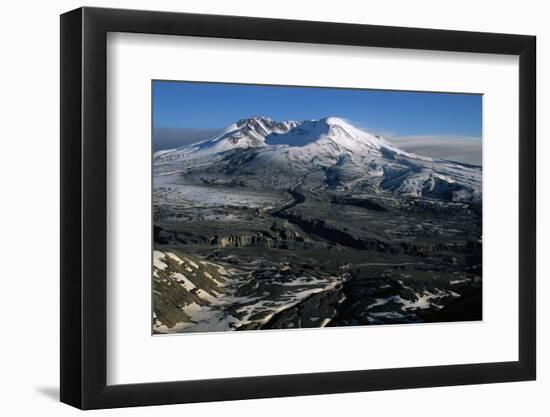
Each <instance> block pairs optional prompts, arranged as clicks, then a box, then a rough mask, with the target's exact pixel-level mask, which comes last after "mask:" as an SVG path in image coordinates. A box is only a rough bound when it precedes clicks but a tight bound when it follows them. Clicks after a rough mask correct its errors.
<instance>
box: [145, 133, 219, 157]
mask: <svg viewBox="0 0 550 417" xmlns="http://www.w3.org/2000/svg"><path fill="white" fill-rule="evenodd" d="M220 130H221V129H193V128H174V129H172V128H156V129H154V130H153V148H154V149H153V150H154V152H156V151H160V150H163V149H173V148H178V147H180V146H183V145H188V144H190V143H195V142H198V141H200V140H203V139H208V138H211V137H213V136H215V135H217V134H218V133H219V132H220Z"/></svg>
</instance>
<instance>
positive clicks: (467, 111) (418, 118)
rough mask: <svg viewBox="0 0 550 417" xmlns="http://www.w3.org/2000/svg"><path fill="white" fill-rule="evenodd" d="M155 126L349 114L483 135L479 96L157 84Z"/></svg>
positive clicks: (407, 129)
mask: <svg viewBox="0 0 550 417" xmlns="http://www.w3.org/2000/svg"><path fill="white" fill-rule="evenodd" d="M153 103H154V112H153V115H154V126H155V127H158V128H194V129H197V128H199V129H212V128H223V127H225V126H227V125H229V124H230V123H233V122H234V121H236V120H238V119H242V118H245V117H250V116H253V115H261V116H268V117H271V118H273V119H276V120H288V119H291V120H305V119H319V118H322V117H326V116H338V117H342V118H345V119H347V120H349V121H351V122H353V123H355V124H356V125H359V126H361V127H363V128H368V129H371V130H376V131H385V132H391V133H393V134H395V135H400V136H401V135H407V136H409V135H427V134H429V135H433V134H438V135H442V134H444V135H453V136H473V137H481V95H472V94H445V93H420V92H403V91H384V90H353V89H336V88H308V87H279V86H259V85H244V84H217V83H188V82H170V81H154V82H153Z"/></svg>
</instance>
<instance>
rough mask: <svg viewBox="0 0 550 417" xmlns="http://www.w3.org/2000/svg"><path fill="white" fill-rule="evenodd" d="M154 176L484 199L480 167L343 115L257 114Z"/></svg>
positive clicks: (179, 155) (177, 153)
mask: <svg viewBox="0 0 550 417" xmlns="http://www.w3.org/2000/svg"><path fill="white" fill-rule="evenodd" d="M153 165H154V173H155V175H166V174H167V173H170V172H181V173H182V174H183V173H185V174H186V175H188V176H191V177H193V176H195V177H197V176H198V177H202V178H203V179H205V178H206V179H208V177H211V176H212V175H214V176H218V177H219V176H220V174H223V175H226V176H228V177H234V178H237V177H238V178H240V180H241V181H242V182H243V183H247V184H249V185H250V186H252V187H260V188H265V187H268V188H276V189H280V188H291V187H292V184H296V183H297V182H302V183H310V184H309V185H310V188H312V187H317V186H326V187H328V188H331V189H338V188H343V189H346V190H352V189H356V190H358V191H360V190H365V189H369V190H370V191H372V190H374V191H375V192H391V193H394V194H397V195H400V196H402V197H411V198H421V197H426V198H439V199H443V200H447V201H455V202H460V201H462V202H475V203H479V202H480V201H481V167H473V166H468V165H467V164H460V163H455V162H451V161H446V160H442V159H435V158H430V157H426V156H422V155H417V154H414V153H410V152H406V151H404V150H401V149H400V148H399V147H397V146H395V145H394V144H392V143H391V142H389V141H387V140H386V139H384V138H383V137H381V136H379V135H373V134H371V133H368V132H366V131H364V130H361V129H358V128H356V127H355V126H353V125H352V124H351V123H349V122H347V121H346V120H345V119H342V118H339V117H334V116H330V117H325V118H322V119H319V120H304V121H294V120H288V121H275V120H273V119H271V118H268V117H261V116H253V117H250V118H246V119H240V120H239V121H237V122H235V123H233V124H231V125H229V126H228V127H227V128H226V129H224V130H223V131H222V132H221V133H220V134H218V135H216V136H214V137H212V138H209V139H206V140H203V141H200V142H197V143H194V144H190V145H185V146H182V147H179V148H176V149H173V150H167V151H161V152H157V153H155V154H154V156H153Z"/></svg>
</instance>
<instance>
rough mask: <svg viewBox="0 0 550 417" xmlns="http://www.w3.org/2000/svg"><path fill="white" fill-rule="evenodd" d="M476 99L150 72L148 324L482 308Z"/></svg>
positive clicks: (209, 327)
mask: <svg viewBox="0 0 550 417" xmlns="http://www.w3.org/2000/svg"><path fill="white" fill-rule="evenodd" d="M482 99H483V97H482V95H480V94H470V93H468V94H467V93H443V92H416V91H395V90H370V89H352V88H331V87H313V86H312V87H309V86H276V85H253V84H231V83H211V82H187V81H163V80H153V81H152V148H153V149H152V152H153V155H152V181H153V187H152V209H153V225H152V234H153V251H152V310H153V311H152V332H153V334H172V333H191V332H222V331H236V330H239V331H242V330H273V329H305V328H323V327H342V326H370V325H394V324H400V325H403V324H421V323H435V322H456V321H478V320H482Z"/></svg>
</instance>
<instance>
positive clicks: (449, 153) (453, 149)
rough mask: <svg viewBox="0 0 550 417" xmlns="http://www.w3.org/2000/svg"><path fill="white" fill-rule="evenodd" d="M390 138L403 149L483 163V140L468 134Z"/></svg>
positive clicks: (461, 160)
mask: <svg viewBox="0 0 550 417" xmlns="http://www.w3.org/2000/svg"><path fill="white" fill-rule="evenodd" d="M388 140H389V141H391V142H392V143H394V144H395V145H396V146H398V147H400V148H401V149H403V150H405V151H408V152H413V153H417V154H419V155H424V156H429V157H432V158H441V159H448V160H450V161H456V162H464V163H466V164H472V165H482V151H481V140H480V139H479V138H474V137H468V136H437V135H434V136H428V135H425V136H424V135H423V136H394V137H388Z"/></svg>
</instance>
